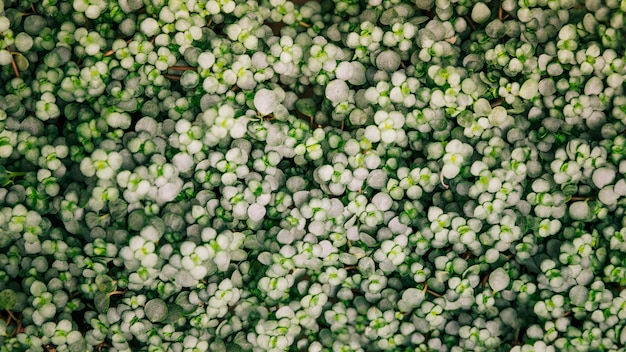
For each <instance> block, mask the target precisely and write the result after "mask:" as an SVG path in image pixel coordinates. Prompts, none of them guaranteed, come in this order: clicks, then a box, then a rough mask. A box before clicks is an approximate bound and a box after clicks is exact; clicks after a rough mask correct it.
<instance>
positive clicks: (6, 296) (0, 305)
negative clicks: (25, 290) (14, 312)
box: [0, 288, 17, 310]
mask: <svg viewBox="0 0 626 352" xmlns="http://www.w3.org/2000/svg"><path fill="white" fill-rule="evenodd" d="M16 304H17V295H16V294H15V292H13V290H10V289H8V288H7V289H5V290H2V292H0V310H11V309H13V307H15V305H16Z"/></svg>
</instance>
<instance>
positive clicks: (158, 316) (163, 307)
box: [144, 298, 168, 323]
mask: <svg viewBox="0 0 626 352" xmlns="http://www.w3.org/2000/svg"><path fill="white" fill-rule="evenodd" d="M144 311H145V312H146V317H147V318H148V319H149V320H150V321H151V322H153V323H156V322H160V321H163V320H165V318H167V315H168V309H167V304H165V302H164V301H163V300H162V299H160V298H155V299H151V300H149V301H148V302H146V305H145V306H144Z"/></svg>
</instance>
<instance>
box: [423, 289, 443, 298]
mask: <svg viewBox="0 0 626 352" xmlns="http://www.w3.org/2000/svg"><path fill="white" fill-rule="evenodd" d="M426 292H428V293H430V294H431V295H433V296H435V297H437V298H439V297H441V295H440V294H438V293H437V292H435V291H433V290H426Z"/></svg>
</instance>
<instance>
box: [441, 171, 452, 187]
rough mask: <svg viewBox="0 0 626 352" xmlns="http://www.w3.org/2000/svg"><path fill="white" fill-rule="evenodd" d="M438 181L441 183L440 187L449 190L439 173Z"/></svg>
mask: <svg viewBox="0 0 626 352" xmlns="http://www.w3.org/2000/svg"><path fill="white" fill-rule="evenodd" d="M439 181H440V182H441V185H442V186H443V187H444V188H445V189H448V188H450V186H448V185H447V184H446V182H445V181H444V179H443V173H440V174H439Z"/></svg>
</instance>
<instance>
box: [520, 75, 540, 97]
mask: <svg viewBox="0 0 626 352" xmlns="http://www.w3.org/2000/svg"><path fill="white" fill-rule="evenodd" d="M537 94H539V82H537V80H536V79H532V78H531V79H529V80H526V81H524V83H523V84H522V86H521V87H520V89H519V96H520V97H521V98H522V99H525V100H531V99H532V98H534V97H536V96H537Z"/></svg>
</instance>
